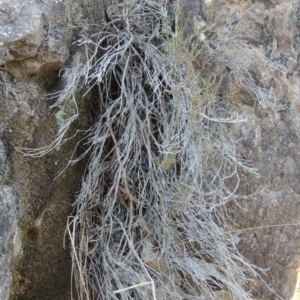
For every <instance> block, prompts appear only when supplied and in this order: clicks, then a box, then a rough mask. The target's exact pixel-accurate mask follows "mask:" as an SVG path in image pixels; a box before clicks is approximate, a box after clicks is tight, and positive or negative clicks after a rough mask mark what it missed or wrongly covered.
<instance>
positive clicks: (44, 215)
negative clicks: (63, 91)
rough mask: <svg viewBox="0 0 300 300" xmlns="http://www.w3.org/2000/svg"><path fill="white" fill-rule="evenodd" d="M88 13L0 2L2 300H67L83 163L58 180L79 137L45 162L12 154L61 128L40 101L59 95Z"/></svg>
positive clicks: (55, 5) (56, 4)
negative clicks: (70, 233) (70, 228)
mask: <svg viewBox="0 0 300 300" xmlns="http://www.w3.org/2000/svg"><path fill="white" fill-rule="evenodd" d="M85 5H86V6H88V5H89V2H85V4H83V3H81V2H80V1H78V3H75V4H74V3H71V2H70V3H69V2H67V3H64V2H63V1H29V0H25V1H21V2H20V1H15V0H12V1H7V0H1V1H0V100H1V101H0V286H1V289H0V299H1V300H6V299H69V294H70V279H71V278H70V273H71V259H70V255H69V249H68V240H66V245H65V247H64V245H63V243H64V236H65V230H66V224H67V218H68V216H69V215H70V214H71V211H72V206H71V205H72V202H73V201H74V195H75V193H76V191H77V190H78V186H79V183H80V180H81V177H82V174H83V168H84V163H83V162H82V163H81V164H79V165H77V166H75V167H70V168H68V169H67V170H66V172H65V173H63V174H62V175H61V176H60V177H59V178H57V179H56V180H55V178H56V177H57V176H58V174H59V173H60V172H61V171H62V170H63V169H64V168H65V167H66V165H67V162H68V160H69V158H71V156H72V154H73V151H74V149H75V147H76V144H77V142H78V141H79V139H80V136H79V135H77V137H76V138H75V139H73V140H72V141H71V143H69V144H68V145H67V144H66V145H65V147H62V148H61V149H59V150H60V151H58V149H57V150H56V151H52V152H51V153H49V154H48V155H46V156H45V157H43V158H31V157H26V156H24V154H23V153H21V152H20V149H19V151H18V150H17V148H18V147H29V148H39V147H43V146H46V145H48V144H49V143H50V142H51V141H52V140H53V138H54V137H55V134H56V132H57V131H58V129H59V126H60V125H61V122H63V121H64V120H63V118H60V119H59V120H58V118H55V117H54V116H53V115H57V113H58V112H59V111H57V110H53V109H52V110H51V109H50V108H49V106H50V105H51V104H53V100H52V102H51V100H46V98H43V95H45V94H46V93H49V92H53V91H55V90H57V88H58V87H59V85H60V83H59V82H60V81H61V79H60V78H59V75H60V74H59V70H60V69H61V68H62V67H63V66H68V64H69V63H70V62H71V61H72V58H71V57H72V54H71V53H72V47H71V44H72V43H73V41H74V40H73V39H76V38H77V34H78V32H77V30H76V28H75V27H76V25H79V23H78V22H79V21H80V20H81V18H83V13H81V11H82V8H83V7H85ZM92 9H93V10H95V14H96V13H99V11H97V10H96V9H95V5H94V6H89V7H88V9H85V13H86V14H87V13H90V10H92ZM81 27H82V26H81ZM74 28H75V29H74ZM77 100H78V105H79V108H80V110H81V112H82V115H81V117H80V118H79V119H78V121H77V122H76V123H75V124H74V127H73V128H72V129H71V132H72V133H71V132H70V134H72V135H73V134H74V133H75V131H76V130H78V129H85V128H87V127H88V113H87V112H86V113H85V111H86V102H85V101H83V100H82V99H81V97H80V95H79V94H78V99H77ZM58 110H62V111H64V107H60V108H59V109H58ZM78 151H79V150H78ZM79 153H80V151H79ZM77 154H78V152H75V155H77Z"/></svg>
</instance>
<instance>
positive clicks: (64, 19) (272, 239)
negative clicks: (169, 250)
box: [0, 0, 300, 300]
mask: <svg viewBox="0 0 300 300" xmlns="http://www.w3.org/2000/svg"><path fill="white" fill-rule="evenodd" d="M101 4H102V2H101V1H99V2H96V1H92V0H89V1H83V0H82V1H79V0H78V1H76V3H74V2H73V1H68V0H66V1H54V0H53V1H33V0H24V1H22V3H20V1H19V0H10V1H8V0H0V100H1V101H0V286H1V291H0V300H2V299H3V300H4V299H5V300H6V299H8V297H10V299H41V300H42V299H53V300H55V299H69V290H70V272H71V266H70V257H69V254H68V251H67V250H65V249H64V248H63V237H64V233H65V226H66V220H67V216H68V215H69V214H70V212H71V203H72V201H73V200H74V194H75V192H76V191H77V190H78V187H79V182H80V179H81V176H82V174H83V168H84V164H82V165H80V164H79V165H77V166H76V167H75V168H74V167H73V168H69V169H67V171H66V172H65V173H63V175H62V176H60V177H59V178H58V179H57V180H55V181H54V178H55V177H56V176H57V175H58V174H59V172H60V171H61V170H62V169H63V168H64V166H66V164H67V161H68V159H69V158H70V156H71V155H72V152H73V149H74V147H75V144H76V142H77V141H78V140H76V139H75V140H73V142H70V143H68V144H66V145H65V147H63V148H62V149H60V151H53V152H52V153H50V154H48V155H46V156H45V157H43V158H37V159H36V158H35V159H34V158H30V157H24V156H23V154H22V153H20V152H18V151H16V149H15V148H14V146H22V147H30V148H36V147H42V146H45V145H47V144H48V143H50V142H51V140H52V139H53V137H54V136H55V133H56V132H57V130H58V128H59V124H58V123H57V120H56V119H55V118H54V117H53V114H55V113H57V111H53V110H52V111H51V110H49V106H50V105H51V103H49V102H47V101H42V95H43V94H45V93H47V92H51V91H53V89H54V87H55V86H56V87H57V86H59V80H58V76H59V70H60V69H61V68H62V67H63V66H67V65H68V64H69V63H70V62H71V61H72V56H73V54H74V51H75V48H74V47H72V46H71V45H72V43H73V42H74V41H75V40H76V39H78V38H79V37H80V35H81V34H83V32H84V31H86V30H88V27H87V26H86V24H87V23H92V22H93V20H97V21H98V22H99V20H100V19H101V15H102V14H103V13H102V10H101ZM180 5H181V7H184V8H185V9H186V11H187V12H189V13H186V14H183V18H184V20H183V21H184V22H185V23H186V24H187V25H188V26H187V27H186V28H187V29H186V30H187V32H186V33H191V32H193V31H194V29H195V28H194V27H195V26H194V25H195V24H200V25H201V26H207V27H209V26H213V27H214V28H215V29H217V30H218V32H219V34H220V33H222V32H224V35H225V34H226V35H232V36H234V38H235V39H236V40H237V41H240V42H241V44H232V45H230V47H229V46H228V45H227V46H226V47H225V48H222V49H223V50H224V49H226V51H227V52H226V51H225V50H224V51H223V52H222V51H220V52H219V53H222V61H220V60H219V63H220V64H222V63H223V64H224V61H225V62H226V61H230V64H231V67H232V66H239V67H241V66H242V67H243V68H244V70H247V71H249V72H250V73H251V74H252V76H253V78H255V80H256V84H258V85H259V86H261V87H262V88H264V89H266V90H268V91H270V93H269V98H270V99H269V100H271V103H273V104H274V106H273V107H265V108H264V109H260V107H259V105H257V103H256V100H255V97H254V96H253V94H251V93H250V94H249V92H248V91H247V89H245V87H243V86H242V85H237V84H236V81H234V74H233V72H232V70H230V68H228V70H227V73H226V77H225V79H224V85H223V87H222V91H221V92H222V97H223V99H224V100H226V101H230V102H231V103H233V105H234V106H235V107H236V109H237V110H238V112H239V114H240V116H241V117H243V118H245V119H247V122H244V123H240V124H237V125H235V126H232V132H233V133H234V135H235V136H236V138H237V139H238V141H239V142H238V150H239V154H240V155H241V157H242V158H244V159H245V160H248V161H250V162H251V163H252V166H253V167H254V168H255V169H256V170H257V175H254V174H248V173H242V174H241V179H242V182H241V187H240V191H239V192H240V194H244V195H253V197H251V198H249V197H248V198H246V197H244V199H242V200H241V201H240V203H239V207H234V208H232V213H231V215H232V219H233V221H234V223H235V225H234V226H235V231H234V232H233V234H234V235H236V237H237V240H238V241H239V243H238V244H237V245H238V247H239V249H240V250H241V251H242V253H243V254H244V255H245V256H246V257H247V258H248V259H249V260H250V261H251V262H252V263H253V264H256V265H257V266H259V267H261V268H264V269H266V271H265V273H261V274H262V277H263V279H264V280H265V281H266V282H267V283H268V284H269V286H270V287H271V289H272V290H270V289H268V288H267V287H266V285H264V284H263V283H262V281H261V280H260V279H254V281H253V282H252V284H251V290H252V294H253V296H254V297H255V298H256V299H266V300H267V299H280V298H282V299H290V298H292V295H293V293H294V289H295V284H296V274H297V268H299V267H300V251H299V249H300V236H299V234H300V233H299V225H297V224H299V223H300V220H299V209H300V185H299V179H300V150H299V149H300V148H299V146H300V118H299V115H300V100H299V94H300V93H299V86H300V85H299V71H300V69H299V65H298V62H299V57H300V4H299V1H296V0H287V1H279V0H277V1H276V0H265V1H262V0H252V1H250V0H231V1H225V0H212V1H209V0H206V1H204V0H203V1H199V0H188V1H186V0H180ZM229 31H230V32H229ZM224 43H230V41H226V40H224ZM242 43H248V44H249V43H250V44H251V45H253V48H251V49H248V50H247V51H243V49H241V48H240V47H238V46H237V45H242ZM222 49H221V50H222ZM228 49H229V50H228ZM260 56H262V57H264V58H267V59H269V64H263V63H261V61H262V60H260V59H259V57H260ZM225 65H226V63H225ZM79 103H80V108H81V111H82V114H81V115H82V116H83V117H82V119H80V120H79V121H78V122H77V123H76V124H75V125H74V128H73V129H72V130H73V132H74V131H75V130H76V129H83V128H86V127H87V126H88V120H87V117H86V116H87V115H88V114H87V113H86V114H85V113H84V111H85V110H86V106H85V103H84V101H81V102H80V101H79ZM78 139H79V137H78ZM284 224H287V225H284ZM278 225H279V226H278ZM9 294H10V296H9Z"/></svg>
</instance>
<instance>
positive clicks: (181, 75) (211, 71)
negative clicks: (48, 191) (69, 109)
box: [30, 0, 273, 300]
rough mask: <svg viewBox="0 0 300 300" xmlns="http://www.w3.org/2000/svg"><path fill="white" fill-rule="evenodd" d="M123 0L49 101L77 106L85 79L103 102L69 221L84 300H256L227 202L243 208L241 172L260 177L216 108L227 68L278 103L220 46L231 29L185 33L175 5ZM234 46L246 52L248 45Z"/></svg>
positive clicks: (224, 108) (227, 107) (221, 106)
mask: <svg viewBox="0 0 300 300" xmlns="http://www.w3.org/2000/svg"><path fill="white" fill-rule="evenodd" d="M118 3H119V2H116V3H115V4H113V5H111V6H109V7H107V9H106V13H107V21H106V22H105V24H104V25H101V26H100V25H99V26H94V27H93V30H92V31H93V32H94V33H93V34H91V35H89V36H84V37H82V38H81V39H80V40H79V41H78V46H81V47H82V48H84V49H85V57H84V59H82V60H77V63H76V64H74V65H73V66H72V67H71V68H69V69H66V70H65V72H64V75H63V76H64V77H65V85H64V89H63V90H62V91H60V93H57V94H56V95H54V96H55V97H57V99H58V100H57V102H56V104H55V105H56V106H57V105H61V103H62V102H63V101H71V102H73V103H74V104H73V105H74V107H75V108H76V102H75V97H74V95H75V94H76V91H77V89H78V87H79V83H80V80H83V82H84V84H85V85H86V86H88V88H89V92H90V93H91V94H92V95H93V97H94V99H95V105H94V107H96V109H95V111H96V117H95V118H96V121H95V123H94V124H93V126H92V127H91V128H90V130H89V131H88V132H87V138H88V142H87V144H86V145H87V150H86V153H88V154H89V155H90V160H89V166H88V169H87V172H86V175H85V177H84V179H83V182H82V187H81V190H80V193H79V194H78V197H77V200H76V202H75V203H74V216H72V217H70V219H69V224H68V232H69V236H70V238H71V245H72V259H73V276H74V279H75V283H76V287H77V292H78V298H79V299H103V300H104V299H122V300H123V299H124V300H125V299H126V300H127V299H135V300H136V299H174V300H175V299H222V297H223V296H222V294H224V293H226V294H227V295H230V297H232V299H239V300H246V299H251V297H250V295H249V294H248V293H247V292H246V291H245V286H246V285H247V282H248V280H249V279H248V278H249V277H248V274H249V272H250V273H252V274H256V271H255V269H254V268H253V267H252V266H251V265H249V264H248V263H247V261H246V260H245V259H244V258H243V257H242V256H241V255H240V254H239V252H238V251H237V249H236V247H235V243H234V238H233V236H232V235H231V233H230V232H231V228H230V226H229V224H228V220H229V219H228V218H229V217H228V216H227V212H226V203H227V202H228V201H238V198H239V197H238V195H237V189H238V186H239V181H240V178H239V170H240V169H243V170H245V171H247V172H253V170H252V169H251V168H250V167H248V166H247V164H246V163H245V162H244V161H242V160H241V159H239V157H238V154H237V153H236V148H235V141H234V140H233V138H232V136H231V135H230V124H231V123H236V122H242V121H244V120H241V119H240V118H239V116H238V114H237V113H236V112H235V110H234V107H233V106H232V105H231V104H230V103H229V102H228V101H220V100H221V99H220V96H219V88H220V85H221V84H222V70H224V69H225V68H230V69H231V70H232V73H233V74H234V76H235V78H236V80H237V81H238V82H240V84H241V85H242V86H243V87H245V88H247V89H248V90H249V92H250V93H251V95H253V97H255V98H256V100H257V102H258V105H260V106H261V107H262V108H264V109H266V108H267V109H269V108H270V107H271V108H273V104H270V103H269V101H268V93H267V91H265V90H264V89H262V88H260V87H259V86H257V85H256V84H255V81H254V79H253V78H252V77H251V74H250V73H249V72H248V71H247V70H246V69H243V64H242V62H241V63H237V62H236V58H235V59H233V60H231V59H230V56H228V55H227V54H226V53H227V52H226V51H224V49H226V47H227V46H226V45H227V44H228V41H229V39H230V38H231V37H230V32H231V30H230V26H232V25H230V24H229V25H228V28H225V29H224V31H223V32H222V34H221V33H217V32H213V29H211V30H210V31H209V30H207V29H205V28H201V26H200V27H199V28H198V30H199V34H198V35H197V34H195V35H193V36H190V37H186V36H185V35H184V33H183V32H184V30H183V29H182V27H181V26H179V25H178V21H177V18H176V17H175V16H178V15H179V14H180V11H179V10H178V9H177V8H176V4H175V3H170V1H167V0H166V1H157V0H153V1H152V0H139V1H137V0H126V1H124V2H123V3H122V4H118ZM226 32H227V33H226ZM226 43H227V44H226ZM232 45H235V50H236V51H239V49H240V51H241V53H242V54H243V55H247V49H250V48H251V46H249V45H246V44H243V43H241V42H239V43H238V42H236V43H235V42H234V41H231V46H232ZM257 59H258V58H257ZM261 60H262V61H264V58H261ZM266 63H268V62H266ZM216 66H218V67H216ZM220 66H221V67H220ZM222 66H223V69H222ZM216 70H218V71H216ZM77 114H78V112H77V111H76V113H75V114H74V115H73V116H72V117H71V118H69V119H68V120H67V121H66V122H65V123H64V124H63V125H62V127H61V129H60V131H59V133H58V136H57V139H56V140H55V141H54V142H53V144H51V145H50V146H49V147H46V148H43V149H38V151H36V150H34V151H31V152H30V154H31V155H43V154H44V153H46V152H48V151H49V150H51V149H53V148H54V147H56V146H58V145H59V144H60V143H62V142H64V135H65V133H66V132H67V130H68V128H69V126H70V124H71V123H72V122H73V120H74V119H75V118H76V117H77Z"/></svg>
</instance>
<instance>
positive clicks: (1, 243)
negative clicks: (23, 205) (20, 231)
mask: <svg viewBox="0 0 300 300" xmlns="http://www.w3.org/2000/svg"><path fill="white" fill-rule="evenodd" d="M19 206H20V201H19V199H18V197H17V196H16V195H15V193H14V191H13V189H12V188H11V187H7V186H4V187H1V188H0V286H1V289H0V299H1V300H6V299H8V295H9V292H10V284H11V282H12V274H11V260H12V259H13V258H14V257H13V255H12V253H13V252H14V251H13V248H14V245H13V243H12V242H11V240H12V239H13V237H14V234H15V233H16V232H17V220H18V218H19V217H20V211H19Z"/></svg>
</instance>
